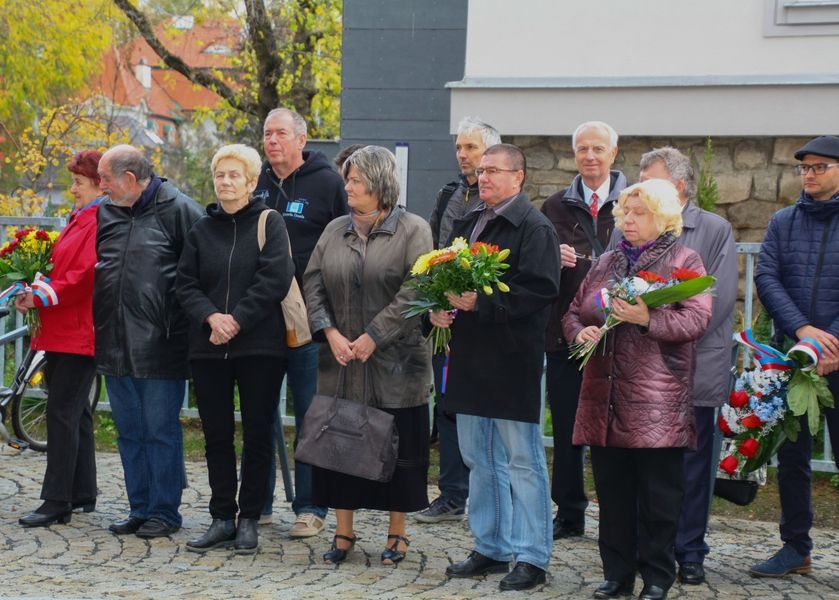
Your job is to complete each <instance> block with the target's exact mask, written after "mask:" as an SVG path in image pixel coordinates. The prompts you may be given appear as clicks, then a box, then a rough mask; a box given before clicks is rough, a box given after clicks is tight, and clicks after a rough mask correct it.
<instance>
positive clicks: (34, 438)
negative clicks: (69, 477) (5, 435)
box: [11, 356, 102, 452]
mask: <svg viewBox="0 0 839 600" xmlns="http://www.w3.org/2000/svg"><path fill="white" fill-rule="evenodd" d="M46 364H47V359H46V356H42V357H41V358H40V362H39V364H38V365H37V367H36V369H35V370H33V372H32V373H33V374H32V376H31V377H30V378H29V379H28V380H27V381H25V382H24V383H23V385H22V386H21V389H20V391H19V392H18V393H17V394H15V395H14V396H13V397H12V400H11V405H12V427H13V428H14V430H15V435H17V436H18V437H19V438H20V439H22V440H24V441H25V442H26V443H27V444H29V447H30V448H31V449H32V450H37V451H38V452H46V451H47V396H48V390H47V386H46V381H45V380H44V377H43V372H44V367H45V366H46ZM101 391H102V379H101V377H100V376H99V375H96V376H95V377H94V378H93V384H92V385H91V386H90V392H89V394H88V397H89V400H90V407H91V410H96V405H97V404H98V403H99V395H100V394H101Z"/></svg>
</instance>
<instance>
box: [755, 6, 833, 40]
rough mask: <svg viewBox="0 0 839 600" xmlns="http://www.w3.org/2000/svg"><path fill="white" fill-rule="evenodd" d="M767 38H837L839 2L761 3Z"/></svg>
mask: <svg viewBox="0 0 839 600" xmlns="http://www.w3.org/2000/svg"><path fill="white" fill-rule="evenodd" d="M763 2H764V27H763V34H764V35H765V36H767V37H776V36H805V35H839V0H763Z"/></svg>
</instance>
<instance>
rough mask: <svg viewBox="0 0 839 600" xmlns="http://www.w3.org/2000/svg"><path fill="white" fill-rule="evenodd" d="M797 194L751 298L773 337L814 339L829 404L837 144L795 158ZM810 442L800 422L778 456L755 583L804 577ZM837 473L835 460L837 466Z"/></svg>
mask: <svg viewBox="0 0 839 600" xmlns="http://www.w3.org/2000/svg"><path fill="white" fill-rule="evenodd" d="M795 158H796V159H797V160H799V161H801V162H800V163H799V164H798V165H796V167H795V169H796V172H797V173H798V174H799V175H800V176H801V182H802V184H803V187H804V189H803V191H802V192H801V195H800V196H799V197H798V200H796V202H795V204H794V205H792V206H788V207H786V208H783V209H781V210H779V211H778V212H777V213H775V215H774V216H773V217H772V220H771V221H770V222H769V228H768V229H767V230H766V237H764V239H763V244H762V246H761V249H760V255H759V256H758V267H757V275H756V276H755V283H756V284H757V293H758V296H759V298H760V301H761V303H763V306H765V307H766V310H768V311H769V314H770V315H771V316H772V319H774V321H775V329H776V331H777V332H778V334H779V335H780V336H787V337H790V338H793V339H796V340H798V339H801V338H804V337H811V338H814V339H815V340H816V341H817V342H818V343H819V344H820V345H821V347H822V352H823V354H822V357H821V361H820V362H819V366H818V373H819V374H820V375H826V376H827V381H828V386H829V387H830V392H831V393H832V394H833V398H834V400H835V399H836V398H837V397H839V372H837V369H839V262H837V260H836V256H837V253H839V137H836V136H821V137H817V138H814V139H812V140H810V141H809V142H807V143H806V144H805V145H804V146H803V147H802V148H801V149H800V150H798V151H797V152H796V153H795ZM825 415H826V417H827V426H828V431H829V433H830V442H831V444H832V445H833V449H834V460H836V458H835V452H836V451H837V450H839V416H837V412H836V409H835V408H833V409H826V410H825ZM812 448H813V437H812V434H811V432H810V431H809V429H808V427H807V419H806V418H804V417H802V419H801V432H800V433H799V434H798V439H797V441H795V442H792V441H789V440H788V441H786V442H785V443H784V444H783V445H782V446H781V448H780V449H779V450H778V491H779V493H780V497H781V523H780V529H781V541H783V542H784V545H783V546H782V547H781V549H780V550H779V551H778V552H776V553H775V554H774V555H773V556H772V557H771V558H769V559H768V560H766V561H764V562H762V563H759V564H756V565H754V566H753V567H752V568H751V570H750V572H751V574H752V575H753V576H755V577H781V576H783V575H788V574H790V573H802V574H803V573H809V572H810V568H811V566H810V552H811V551H812V549H813V540H812V539H811V538H810V528H811V527H812V525H813V505H812V502H811V495H812V477H811V472H810V455H811V451H812ZM837 466H839V460H837Z"/></svg>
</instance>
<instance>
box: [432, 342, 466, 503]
mask: <svg viewBox="0 0 839 600" xmlns="http://www.w3.org/2000/svg"><path fill="white" fill-rule="evenodd" d="M431 361H432V365H433V367H434V398H435V400H436V408H435V410H436V412H437V435H438V438H439V440H440V478H439V480H438V481H439V484H438V485H439V488H440V496H442V497H443V498H444V499H446V500H450V501H452V502H454V503H455V504H457V505H458V506H466V498H468V497H469V469H467V468H466V465H465V464H463V457H461V456H460V446H459V444H458V441H457V415H455V414H454V413H449V412H446V395H445V394H444V393H443V392H442V390H443V367H444V366H445V364H446V355H445V354H435V355H434V356H433V357H432V359H431Z"/></svg>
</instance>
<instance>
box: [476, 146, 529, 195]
mask: <svg viewBox="0 0 839 600" xmlns="http://www.w3.org/2000/svg"><path fill="white" fill-rule="evenodd" d="M492 154H503V155H504V156H506V157H507V160H508V162H509V163H510V168H511V169H515V170H516V171H521V172H522V173H524V178H522V180H521V182H522V185H524V179H525V178H527V158H526V157H525V155H524V152H523V151H522V149H521V148H519V147H518V146H515V145H513V144H495V145H494V146H490V147H489V148H487V149H486V150H485V151H484V156H490V155H492Z"/></svg>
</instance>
